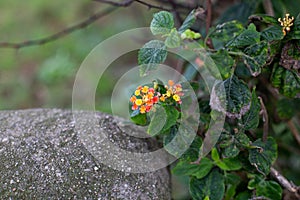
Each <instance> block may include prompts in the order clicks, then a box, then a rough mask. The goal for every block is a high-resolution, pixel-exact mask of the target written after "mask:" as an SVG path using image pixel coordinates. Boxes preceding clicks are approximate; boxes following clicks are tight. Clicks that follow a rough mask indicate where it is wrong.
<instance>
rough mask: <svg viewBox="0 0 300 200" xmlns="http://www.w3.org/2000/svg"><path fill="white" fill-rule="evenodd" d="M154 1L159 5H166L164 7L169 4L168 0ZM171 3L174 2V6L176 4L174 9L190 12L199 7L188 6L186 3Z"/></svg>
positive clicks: (195, 5)
mask: <svg viewBox="0 0 300 200" xmlns="http://www.w3.org/2000/svg"><path fill="white" fill-rule="evenodd" d="M155 1H156V2H158V3H160V4H166V5H168V4H169V0H155ZM173 2H174V4H176V7H177V8H178V9H186V10H192V9H195V8H197V7H198V6H199V5H198V4H194V5H191V4H188V3H181V2H177V1H173Z"/></svg>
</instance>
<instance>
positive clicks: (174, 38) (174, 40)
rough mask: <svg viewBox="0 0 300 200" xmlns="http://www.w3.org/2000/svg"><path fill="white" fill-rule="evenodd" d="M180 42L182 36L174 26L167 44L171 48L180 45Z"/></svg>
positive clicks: (166, 41)
mask: <svg viewBox="0 0 300 200" xmlns="http://www.w3.org/2000/svg"><path fill="white" fill-rule="evenodd" d="M180 42H181V38H180V36H179V34H178V32H177V30H176V28H173V29H172V30H171V32H170V33H169V34H168V37H167V38H166V40H165V45H166V46H167V47H169V48H176V47H179V46H180Z"/></svg>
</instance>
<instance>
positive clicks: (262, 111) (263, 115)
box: [258, 97, 269, 142]
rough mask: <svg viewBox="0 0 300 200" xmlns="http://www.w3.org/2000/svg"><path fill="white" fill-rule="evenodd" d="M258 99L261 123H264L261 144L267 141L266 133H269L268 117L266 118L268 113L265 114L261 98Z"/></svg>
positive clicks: (265, 110)
mask: <svg viewBox="0 0 300 200" xmlns="http://www.w3.org/2000/svg"><path fill="white" fill-rule="evenodd" d="M258 99H259V101H260V105H261V115H262V117H263V122H264V126H263V137H262V140H263V142H265V141H266V140H267V137H268V133H269V116H268V112H267V109H266V106H265V104H264V102H263V100H262V98H261V97H258Z"/></svg>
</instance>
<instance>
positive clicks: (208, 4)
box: [206, 0, 212, 35]
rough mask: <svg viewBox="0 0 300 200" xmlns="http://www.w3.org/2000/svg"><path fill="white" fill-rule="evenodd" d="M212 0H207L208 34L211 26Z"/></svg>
mask: <svg viewBox="0 0 300 200" xmlns="http://www.w3.org/2000/svg"><path fill="white" fill-rule="evenodd" d="M211 6H212V4H211V0H206V35H207V34H208V31H209V28H210V26H211V13H212V11H211Z"/></svg>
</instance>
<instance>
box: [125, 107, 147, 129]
mask: <svg viewBox="0 0 300 200" xmlns="http://www.w3.org/2000/svg"><path fill="white" fill-rule="evenodd" d="M130 110H131V109H130ZM130 119H131V120H132V121H133V122H134V123H135V124H137V125H141V126H146V125H147V124H148V123H149V122H148V119H147V115H146V114H141V113H140V111H139V110H134V111H132V112H131V114H130Z"/></svg>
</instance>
